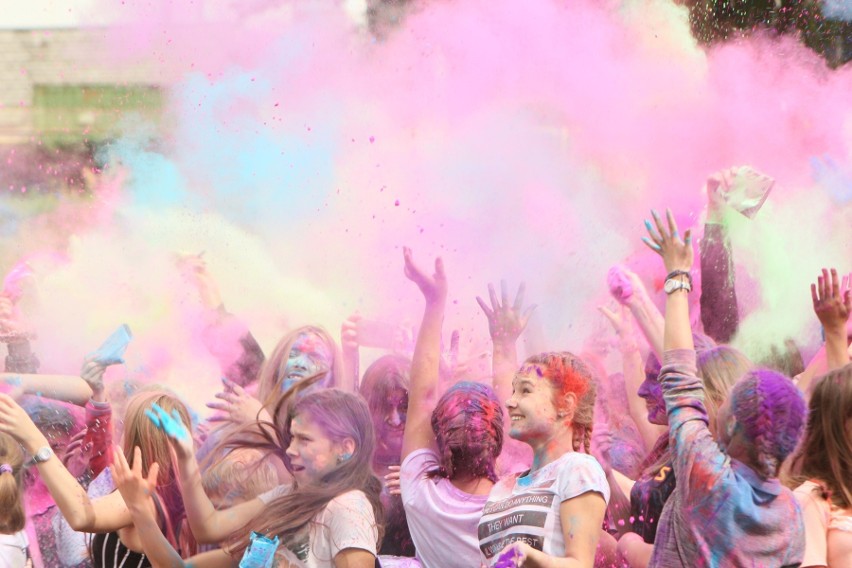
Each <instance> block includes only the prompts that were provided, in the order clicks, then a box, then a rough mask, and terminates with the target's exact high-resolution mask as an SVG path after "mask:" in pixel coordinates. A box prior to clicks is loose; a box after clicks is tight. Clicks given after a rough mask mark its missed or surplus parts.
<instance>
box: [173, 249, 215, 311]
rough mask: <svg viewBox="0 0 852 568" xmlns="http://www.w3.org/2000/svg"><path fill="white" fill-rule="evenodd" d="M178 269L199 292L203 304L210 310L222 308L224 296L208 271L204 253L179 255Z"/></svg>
mask: <svg viewBox="0 0 852 568" xmlns="http://www.w3.org/2000/svg"><path fill="white" fill-rule="evenodd" d="M177 263H178V267H179V268H180V269H181V270H182V271H183V274H184V276H185V277H186V279H187V280H188V281H189V282H190V283H191V284H192V285H193V286H195V289H196V290H198V297H199V299H200V300H201V304H202V305H203V306H204V307H205V308H208V309H211V310H216V309H219V308H221V307H222V305H223V304H222V294H221V292H219V285H218V284H217V283H216V279H215V278H213V275H212V274H210V271H209V270H208V269H207V263H206V262H205V261H204V258H203V253H201V254H189V255H178V259H177Z"/></svg>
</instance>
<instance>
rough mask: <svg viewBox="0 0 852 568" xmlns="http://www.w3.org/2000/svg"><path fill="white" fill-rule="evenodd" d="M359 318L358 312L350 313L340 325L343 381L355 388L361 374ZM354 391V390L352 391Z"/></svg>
mask: <svg viewBox="0 0 852 568" xmlns="http://www.w3.org/2000/svg"><path fill="white" fill-rule="evenodd" d="M360 320H361V316H360V314H352V315H351V316H349V317H348V318H346V319H345V320H343V323H342V324H341V325H340V352H341V356H342V362H343V375H344V378H343V382H344V383H345V384H347V385H354V388H355V390H357V387H358V385H359V384H360V381H359V378H360V376H361V370H360V363H361V358H360V354H361V349H360V347H361V346H360V344H359V343H358V322H359V321H360ZM353 392H354V391H353Z"/></svg>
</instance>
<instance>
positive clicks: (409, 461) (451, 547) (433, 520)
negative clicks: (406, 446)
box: [400, 449, 488, 568]
mask: <svg viewBox="0 0 852 568" xmlns="http://www.w3.org/2000/svg"><path fill="white" fill-rule="evenodd" d="M438 464H439V462H438V455H437V454H436V453H435V452H433V451H432V450H429V449H423V450H417V451H414V452H411V453H410V454H408V456H407V457H406V458H405V460H404V461H403V462H402V467H401V469H400V487H401V490H402V504H403V506H404V507H405V516H406V518H407V519H408V528H409V530H410V531H411V539H412V540H413V541H414V547H415V548H416V549H417V558H418V559H420V562H421V564H422V565H423V566H424V567H425V568H447V567H449V566H479V565H480V555H479V537H478V536H477V533H476V527H477V526H478V525H479V517H481V516H482V507H483V506H485V501H486V500H488V495H471V494H470V493H465V492H464V491H461V490H460V489H458V488H457V487H455V486H454V485H453V484H452V483H450V481H449V480H448V479H444V478H430V477H429V475H428V473H429V472H430V471H433V470H435V469H437V468H438Z"/></svg>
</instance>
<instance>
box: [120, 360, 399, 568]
mask: <svg viewBox="0 0 852 568" xmlns="http://www.w3.org/2000/svg"><path fill="white" fill-rule="evenodd" d="M319 378H320V377H319V376H317V377H314V378H311V379H305V380H304V381H302V382H300V383H299V384H298V385H296V386H295V387H293V388H291V389H289V390H288V391H287V392H286V393H285V394H284V395H282V398H281V401H280V402H279V403H278V404H277V405H276V406H275V413H274V415H273V422H272V423H263V424H261V425H260V427H259V428H255V429H254V430H253V431H252V432H253V434H251V435H248V434H247V436H246V437H242V438H240V439H239V440H237V441H235V442H234V444H237V445H241V446H247V447H259V448H261V449H267V450H270V451H272V452H275V453H277V454H278V455H279V456H280V457H281V458H282V459H283V461H284V463H285V465H286V467H287V469H288V471H289V472H290V473H291V474H292V476H293V480H294V481H293V483H292V484H287V485H282V486H279V487H277V488H275V489H273V490H272V491H269V492H268V493H265V494H263V495H261V496H259V497H257V498H255V499H252V500H250V501H247V502H245V503H242V504H239V505H236V506H234V507H230V508H227V509H219V510H217V509H215V508H214V506H213V503H211V501H210V499H209V497H208V496H207V494H206V493H205V492H204V489H203V487H202V485H201V475H200V473H199V469H198V463H197V462H196V460H195V456H194V454H193V451H192V440H191V437H190V435H189V432H188V431H187V429H186V426H185V425H184V424H182V423H181V421H179V420H175V418H174V417H173V416H170V415H169V414H167V413H165V412H163V411H162V410H161V409H159V408H154V409H153V411H152V415H151V419H152V420H153V421H154V422H155V424H157V425H158V426H160V427H161V428H163V430H165V432H166V433H167V434H169V436H170V437H171V439H172V441H173V446H174V448H175V451H176V454H177V456H178V464H179V467H180V473H181V484H182V491H183V496H184V503H186V512H187V519H188V521H189V524H190V527H191V528H192V530H193V534H194V535H195V537H196V538H197V540H198V541H199V542H200V543H219V542H221V543H223V549H221V550H216V551H212V552H207V553H204V554H199V555H196V556H194V557H193V558H191V559H190V560H187V562H186V563H185V564H184V562H183V561H182V560H181V559H180V557H179V556H178V555H177V553H176V552H175V551H174V549H172V548H171V547H170V546H168V542H167V541H166V540H165V539H163V538H162V537H161V536H160V534H161V533H160V531H158V530H156V523H155V522H154V517H153V514H152V513H153V511H152V507H151V504H150V502H149V500H148V497H147V496H148V486H149V485H150V483H151V481H150V480H149V479H146V478H145V477H143V474H142V471H141V467H137V465H136V463H135V462H136V460H135V459H134V464H133V468H130V467H129V466H128V464H127V462H126V461H125V460H124V457H123V456H122V455H120V454H117V455H116V466H115V470H116V471H115V473H114V477H115V478H116V485H117V486H118V488H119V491H120V492H121V494H122V496H124V499H125V502H126V503H127V505H128V508H129V509H130V511H131V514H132V515H133V518H134V522H138V523H139V525H137V526H142V527H146V529H145V530H142V531H140V533H141V536H143V538H144V540H143V545H144V548H145V552H146V554H147V555H148V558H149V559H150V560H151V562H152V564H153V565H154V566H160V565H163V566H184V565H185V566H193V568H217V567H222V568H226V567H228V568H231V567H236V566H237V565H238V564H239V563H240V559H241V558H242V557H243V555H244V553H245V551H246V549H247V548H248V546H249V544H250V535H251V533H252V532H253V531H254V532H257V533H260V534H262V535H264V536H266V537H268V538H270V539H272V538H274V537H278V538H279V539H280V547H279V548H278V552H277V554H276V558H277V559H278V561H279V563H278V564H277V565H278V566H288V567H290V566H305V567H307V568H332V567H335V568H340V567H343V566H345V567H346V568H374V566H375V565H376V549H377V546H378V542H379V540H380V534H379V527H380V526H381V522H382V507H381V502H380V500H379V494H380V492H381V482H380V481H379V479H378V478H377V477H376V476H375V475H374V474H373V472H372V469H371V459H372V455H373V450H374V448H375V435H374V433H373V421H372V418H371V416H370V411H369V409H368V408H367V404H366V403H365V402H364V400H363V399H362V398H361V397H360V396H358V395H355V394H352V393H348V392H344V391H341V390H338V389H322V390H313V391H311V390H309V389H310V387H311V385H312V384H313V383H314V382H316V380H317V379H319ZM306 390H308V392H306ZM246 432H248V430H246ZM284 449H286V452H284ZM282 454H283V455H282ZM152 469H153V468H152ZM151 475H152V474H151V473H150V471H149V473H148V477H149V478H151Z"/></svg>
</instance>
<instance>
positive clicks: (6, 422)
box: [0, 394, 132, 532]
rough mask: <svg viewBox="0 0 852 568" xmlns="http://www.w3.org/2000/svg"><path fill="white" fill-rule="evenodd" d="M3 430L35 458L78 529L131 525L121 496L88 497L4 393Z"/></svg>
mask: <svg viewBox="0 0 852 568" xmlns="http://www.w3.org/2000/svg"><path fill="white" fill-rule="evenodd" d="M0 432H5V433H7V434H9V435H10V436H12V437H13V438H15V439H16V440H18V441H19V442H20V443H21V445H22V446H23V447H24V449H26V450H27V452H29V453H30V455H32V456H35V457H36V459H37V465H38V472H39V475H40V476H41V479H42V481H44V484H45V485H46V486H47V489H48V491H50V494H51V496H52V497H53V500H54V501H56V505H57V506H58V507H59V510H60V511H61V512H62V516H63V517H65V519H66V520H67V521H68V524H69V525H70V526H71V528H73V529H74V530H75V531H84V532H111V531H116V530H118V529H121V528H124V527H127V526H130V524H131V522H132V521H131V518H130V513H129V512H128V511H127V507H126V506H125V504H124V501H123V500H122V499H121V495H119V494H118V493H111V494H110V495H107V496H106V497H102V498H101V499H96V500H94V501H93V500H91V499H89V496H88V495H87V494H86V490H85V489H83V487H82V486H81V485H80V484H79V483H78V482H77V480H76V479H75V478H74V476H73V475H71V473H70V472H69V471H68V470H67V469H66V468H65V466H64V465H63V464H62V462H61V461H60V460H59V458H57V457H56V456H55V455H53V452H52V451H50V442H48V440H47V438H45V436H44V434H42V433H41V432H40V431H39V429H38V428H37V427H36V425H35V424H34V423H33V421H32V420H31V419H30V417H29V416H28V415H27V413H26V411H25V410H24V409H23V408H21V407H20V406H19V405H18V403H16V402H15V401H14V400H13V399H12V398H11V397H9V396H8V395H5V394H0ZM45 448H46V449H45Z"/></svg>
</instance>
